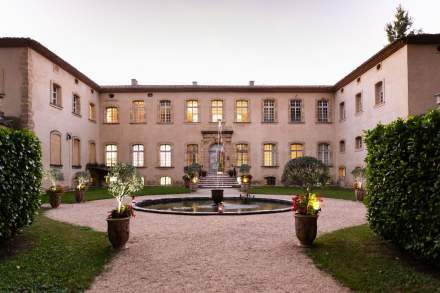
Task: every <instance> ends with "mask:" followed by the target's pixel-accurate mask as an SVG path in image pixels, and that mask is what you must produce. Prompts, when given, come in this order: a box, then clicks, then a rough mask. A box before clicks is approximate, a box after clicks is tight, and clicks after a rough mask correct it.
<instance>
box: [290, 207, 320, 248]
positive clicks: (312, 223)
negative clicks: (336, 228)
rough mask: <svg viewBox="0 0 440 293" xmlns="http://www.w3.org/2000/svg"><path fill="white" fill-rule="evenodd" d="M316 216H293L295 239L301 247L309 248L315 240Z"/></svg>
mask: <svg viewBox="0 0 440 293" xmlns="http://www.w3.org/2000/svg"><path fill="white" fill-rule="evenodd" d="M317 222H318V216H311V215H301V214H295V232H296V237H297V238H298V240H299V242H300V243H301V245H302V246H311V245H312V244H313V241H314V240H315V238H316V232H317V228H318V223H317Z"/></svg>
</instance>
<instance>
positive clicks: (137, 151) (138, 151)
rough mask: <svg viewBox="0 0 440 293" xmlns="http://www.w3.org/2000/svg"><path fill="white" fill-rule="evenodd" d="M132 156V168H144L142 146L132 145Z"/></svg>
mask: <svg viewBox="0 0 440 293" xmlns="http://www.w3.org/2000/svg"><path fill="white" fill-rule="evenodd" d="M132 156H133V166H135V167H143V166H144V145H142V144H134V145H133V146H132Z"/></svg>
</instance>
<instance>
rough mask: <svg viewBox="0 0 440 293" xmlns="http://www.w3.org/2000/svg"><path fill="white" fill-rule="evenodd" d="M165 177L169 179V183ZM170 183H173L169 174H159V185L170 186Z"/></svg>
mask: <svg viewBox="0 0 440 293" xmlns="http://www.w3.org/2000/svg"><path fill="white" fill-rule="evenodd" d="M162 179H165V180H164V181H165V182H164V184H162ZM166 179H169V183H167V181H168V180H166ZM172 184H173V180H172V178H171V176H160V177H159V185H160V186H170V185H172Z"/></svg>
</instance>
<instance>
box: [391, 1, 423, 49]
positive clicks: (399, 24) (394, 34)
mask: <svg viewBox="0 0 440 293" xmlns="http://www.w3.org/2000/svg"><path fill="white" fill-rule="evenodd" d="M412 26H413V20H412V18H411V17H410V16H409V14H408V11H406V10H405V9H403V7H402V5H400V4H399V6H397V9H396V14H394V21H393V22H389V23H387V24H386V25H385V31H386V33H387V37H388V41H389V42H390V43H392V42H394V41H395V40H398V39H401V38H404V37H406V36H407V35H414V34H418V33H421V32H422V30H421V29H419V30H412V29H411V28H412Z"/></svg>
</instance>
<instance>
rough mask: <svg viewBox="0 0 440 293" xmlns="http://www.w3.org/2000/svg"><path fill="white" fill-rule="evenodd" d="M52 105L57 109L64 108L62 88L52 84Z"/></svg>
mask: <svg viewBox="0 0 440 293" xmlns="http://www.w3.org/2000/svg"><path fill="white" fill-rule="evenodd" d="M50 104H51V105H54V106H57V107H62V100H61V87H60V86H59V85H58V84H56V83H52V95H51V97H50Z"/></svg>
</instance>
